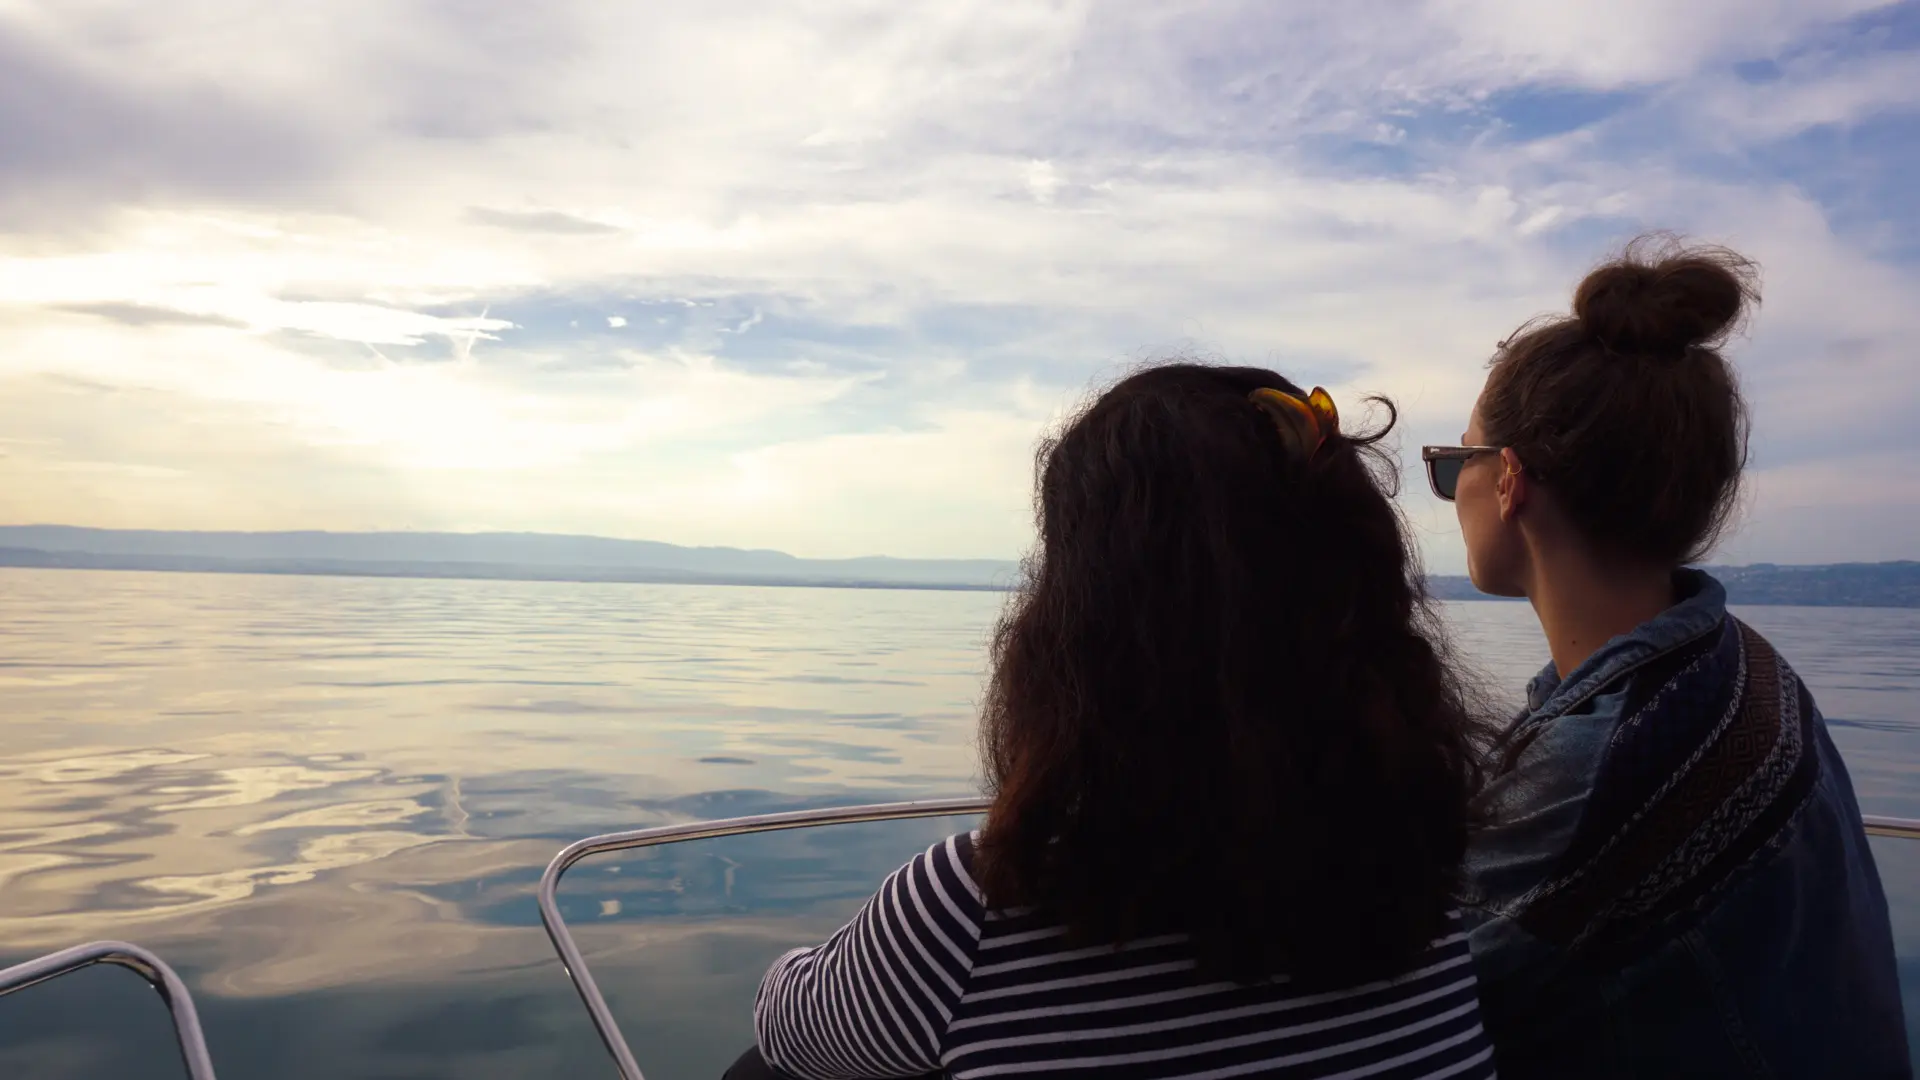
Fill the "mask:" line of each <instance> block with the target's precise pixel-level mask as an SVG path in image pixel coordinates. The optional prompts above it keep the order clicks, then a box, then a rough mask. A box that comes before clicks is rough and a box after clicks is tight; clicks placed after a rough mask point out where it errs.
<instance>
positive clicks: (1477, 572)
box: [1467, 555, 1527, 599]
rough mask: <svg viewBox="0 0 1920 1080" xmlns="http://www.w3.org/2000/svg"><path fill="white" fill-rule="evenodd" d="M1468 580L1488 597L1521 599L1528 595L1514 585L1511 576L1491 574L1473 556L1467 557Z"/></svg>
mask: <svg viewBox="0 0 1920 1080" xmlns="http://www.w3.org/2000/svg"><path fill="white" fill-rule="evenodd" d="M1467 580H1468V581H1471V582H1473V587H1474V588H1476V589H1479V590H1480V591H1481V592H1483V593H1486V594H1487V595H1488V596H1502V597H1507V598H1509V599H1520V598H1523V597H1525V596H1526V595H1527V593H1526V590H1525V589H1522V588H1520V587H1519V586H1518V585H1515V584H1513V581H1512V576H1511V575H1501V574H1494V573H1490V572H1488V571H1487V570H1484V569H1482V568H1481V567H1480V565H1479V564H1478V563H1477V562H1475V561H1474V559H1473V557H1472V556H1471V555H1469V556H1468V557H1467Z"/></svg>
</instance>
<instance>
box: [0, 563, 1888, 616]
mask: <svg viewBox="0 0 1920 1080" xmlns="http://www.w3.org/2000/svg"><path fill="white" fill-rule="evenodd" d="M1848 565H1849V564H1839V565H1837V566H1833V567H1775V566H1768V565H1761V566H1753V567H1709V568H1708V569H1709V570H1710V571H1711V572H1714V573H1716V574H1717V575H1719V576H1720V577H1721V580H1723V581H1725V582H1727V584H1728V592H1729V596H1728V603H1729V604H1731V605H1732V606H1735V607H1802V608H1848V609H1860V610H1886V611H1910V610H1914V609H1916V608H1920V596H1915V595H1900V593H1902V592H1905V590H1896V599H1895V601H1894V602H1891V603H1876V602H1872V601H1869V600H1866V599H1864V598H1851V597H1850V598H1844V599H1835V598H1823V597H1807V596H1801V597H1791V598H1789V597H1782V596H1779V595H1778V590H1777V588H1776V589H1774V590H1749V589H1747V588H1743V587H1742V583H1743V580H1744V579H1746V578H1749V577H1752V576H1754V575H1755V574H1756V573H1771V574H1774V575H1776V576H1779V575H1781V574H1786V575H1792V576H1796V577H1799V576H1805V575H1810V574H1815V573H1819V572H1825V571H1832V570H1835V569H1845V568H1848ZM1852 565H1853V566H1857V567H1866V568H1876V567H1887V568H1899V569H1901V570H1909V569H1911V570H1912V571H1914V572H1915V573H1916V576H1920V564H1914V563H1885V564H1852ZM0 570H54V571H94V572H103V573H136V574H138V573H147V574H233V575H243V576H254V577H332V578H363V579H380V580H405V581H503V582H533V583H539V582H555V583H565V584H579V585H704V586H720V587H728V588H774V589H840V590H859V591H893V592H965V593H1000V594H1007V593H1011V592H1013V591H1015V589H1017V588H1018V586H1017V585H1016V584H987V583H980V582H941V581H922V582H916V581H874V580H863V579H857V578H855V579H833V578H808V577H781V576H765V577H758V576H753V575H728V574H695V573H686V572H676V571H650V570H646V569H640V568H632V569H629V568H619V567H528V566H509V565H490V564H457V563H449V564H409V565H383V564H377V563H369V564H356V563H352V562H347V561H341V562H334V563H326V562H320V561H306V560H302V561H299V562H287V563H275V562H268V561H260V562H253V561H242V560H227V559H215V558H197V557H191V556H182V557H171V558H170V557H164V556H113V555H96V554H91V553H80V552H67V551H61V552H47V551H37V550H35V551H28V550H23V549H18V548H10V549H9V548H0ZM1902 584H1904V582H1903V583H1902ZM1749 592H1759V593H1761V595H1743V594H1747V593H1749ZM1767 592H1772V593H1773V595H1766V593H1767ZM1428 594H1429V596H1430V598H1431V599H1434V600H1439V601H1443V602H1446V603H1490V604H1511V603H1518V602H1520V600H1519V598H1512V597H1500V596H1488V595H1487V594H1485V593H1481V592H1479V591H1478V590H1476V589H1474V588H1473V586H1472V584H1471V582H1470V581H1469V579H1467V578H1465V577H1463V576H1456V575H1444V574H1443V575H1433V576H1431V577H1429V578H1428ZM1875 599H1878V598H1875Z"/></svg>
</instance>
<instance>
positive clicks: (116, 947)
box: [0, 941, 214, 1080]
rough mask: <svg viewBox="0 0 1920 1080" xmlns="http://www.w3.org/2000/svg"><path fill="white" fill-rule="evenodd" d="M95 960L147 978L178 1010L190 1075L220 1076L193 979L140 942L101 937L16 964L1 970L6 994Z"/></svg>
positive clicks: (177, 1030) (177, 1028) (197, 1078)
mask: <svg viewBox="0 0 1920 1080" xmlns="http://www.w3.org/2000/svg"><path fill="white" fill-rule="evenodd" d="M95 964H112V965H114V966H115V967H123V968H126V969H128V970H129V971H132V972H133V973H134V974H136V975H138V976H140V977H141V978H143V979H145V980H147V985H148V986H151V987H153V988H154V990H155V991H157V992H158V993H159V994H160V1000H161V1001H163V1002H165V1003H166V1006H167V1011H168V1012H169V1013H171V1014H172V1015H173V1033H174V1037H175V1038H176V1039H177V1040H178V1041H179V1043H180V1059H181V1060H182V1061H183V1062H185V1063H186V1066H187V1076H188V1077H189V1078H190V1080H214V1076H213V1059H212V1058H211V1057H209V1056H208V1055H207V1039H206V1036H205V1035H204V1034H202V1033H201V1031H200V1014H199V1013H198V1012H196V1011H195V1010H194V1007H193V995H192V994H189V993H188V992H187V984H186V983H183V982H181V981H180V976H179V975H177V974H175V973H174V970H173V969H172V968H170V967H168V966H167V962H166V961H164V960H162V959H160V958H159V957H157V956H155V955H153V954H152V953H150V952H148V951H147V950H145V949H143V948H141V947H140V946H138V945H129V944H128V943H126V942H124V941H95V942H90V943H88V944H86V945H75V946H74V947H73V948H71V949H62V950H60V951H59V952H57V953H49V954H47V955H46V956H42V957H40V958H39V959H38V960H29V961H27V962H26V963H24V964H15V965H14V966H13V967H10V968H6V969H3V970H0V997H5V996H7V995H8V994H11V993H13V992H14V991H16V990H25V989H26V988H27V987H29V986H34V985H37V984H39V983H43V982H46V981H47V980H48V979H57V978H59V977H60V976H62V975H68V974H72V973H73V972H76V971H79V970H80V969H81V968H88V967H92V966H93V965H95Z"/></svg>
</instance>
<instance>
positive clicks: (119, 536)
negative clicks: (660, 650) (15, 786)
mask: <svg viewBox="0 0 1920 1080" xmlns="http://www.w3.org/2000/svg"><path fill="white" fill-rule="evenodd" d="M0 566H16V567H41V568H51V569H70V570H162V571H191V572H200V573H242V574H323V575H325V574H331V575H342V576H353V577H420V578H482V579H485V578H492V579H500V580H522V581H632V582H661V583H676V582H677V583H685V584H713V585H811V586H838V587H849V588H879V589H1006V588H1009V587H1011V586H1012V585H1014V584H1015V583H1017V582H1018V580H1019V573H1020V569H1019V565H1018V564H1017V563H1014V562H1010V561H1007V560H999V559H892V558H887V557H884V556H870V557H866V558H858V559H802V558H798V557H796V556H793V555H788V554H786V553H784V552H779V551H766V550H747V549H741V548H725V547H698V548H695V547H679V546H677V545H674V544H661V543H655V542H653V541H648V540H613V539H608V538H605V537H598V536H553V535H548V534H544V533H423V532H392V533H331V532H266V533H246V532H159V531H151V530H122V529H84V528H76V527H73V526H68V525H0ZM1712 570H1713V573H1714V574H1715V575H1716V576H1718V577H1719V578H1720V580H1721V581H1723V582H1725V583H1726V585H1727V592H1728V596H1729V597H1730V598H1731V599H1732V601H1733V602H1734V603H1736V604H1785V605H1803V606H1816V607H1920V562H1893V563H1842V564H1835V565H1826V566H1775V565H1772V564H1760V565H1755V566H1733V567H1713V568H1712ZM1430 585H1431V588H1432V590H1433V594H1434V595H1435V596H1436V597H1438V598H1440V599H1443V600H1484V599H1487V597H1485V596H1483V595H1482V594H1480V593H1479V592H1478V591H1476V590H1475V589H1474V588H1473V585H1472V583H1471V582H1469V581H1468V580H1467V579H1466V578H1463V577H1445V576H1440V577H1434V578H1432V579H1431V580H1430Z"/></svg>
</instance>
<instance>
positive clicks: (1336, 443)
mask: <svg viewBox="0 0 1920 1080" xmlns="http://www.w3.org/2000/svg"><path fill="white" fill-rule="evenodd" d="M1260 387H1269V388H1275V389H1280V390H1284V391H1287V392H1289V393H1292V394H1295V395H1299V396H1303V397H1304V396H1305V395H1304V393H1303V392H1302V391H1301V390H1300V388H1299V387H1297V386H1294V385H1293V384H1292V383H1289V382H1288V381H1287V380H1285V379H1283V378H1281V377H1280V376H1279V375H1276V374H1275V373H1273V372H1271V371H1266V370H1262V369H1258V368H1237V367H1215V366H1208V365H1199V364H1188V363H1180V364H1168V365H1163V366H1156V367H1151V368H1148V369H1146V370H1143V371H1140V372H1138V373H1136V374H1134V375H1132V376H1131V377H1129V378H1127V379H1125V380H1124V381H1122V382H1120V383H1119V384H1118V385H1116V386H1114V387H1113V388H1112V389H1110V390H1108V391H1107V392H1106V393H1104V394H1102V395H1100V396H1099V398H1098V399H1097V400H1095V401H1094V402H1093V403H1092V404H1091V405H1090V406H1088V407H1087V408H1086V409H1085V410H1084V411H1083V412H1081V413H1080V414H1079V416H1078V417H1076V418H1075V419H1073V420H1072V421H1071V422H1070V423H1068V424H1067V425H1066V427H1065V429H1064V430H1063V431H1062V432H1061V433H1060V434H1059V435H1058V436H1057V437H1055V438H1053V439H1051V440H1049V441H1048V442H1046V443H1045V444H1044V445H1043V446H1042V448H1041V451H1040V454H1039V457H1038V463H1037V464H1038V469H1037V472H1038V483H1037V488H1038V491H1037V503H1038V514H1039V525H1040V544H1039V548H1038V550H1037V551H1036V552H1035V553H1034V555H1033V556H1032V557H1031V558H1030V559H1029V562H1028V565H1027V572H1026V577H1027V580H1026V582H1025V585H1024V587H1023V588H1022V589H1021V590H1020V591H1019V592H1018V593H1017V594H1016V595H1015V598H1014V600H1013V602H1012V604H1011V606H1010V608H1009V610H1008V612H1007V614H1006V615H1005V617H1004V618H1003V620H1002V622H1001V624H1000V627H999V630H998V632H997V634H996V636H995V640H994V644H993V671H992V676H991V682H990V685H989V688H988V693H987V698H986V703H985V709H984V715H983V718H982V754H983V757H984V764H985V771H986V776H987V779H988V785H989V789H990V790H991V792H992V794H993V800H994V801H993V806H992V809H991V810H990V812H989V814H988V817H987V822H986V825H985V826H984V828H983V832H982V838H981V844H980V860H979V866H978V870H979V873H980V879H981V882H982V885H983V887H984V888H985V890H986V892H987V896H988V898H989V900H990V901H991V902H992V903H994V904H996V905H998V906H1035V907H1038V908H1040V909H1042V910H1043V911H1047V912H1049V913H1051V914H1053V915H1055V916H1056V917H1058V918H1060V919H1061V920H1062V921H1063V922H1065V924H1066V925H1067V928H1068V933H1069V935H1070V937H1071V938H1073V939H1076V940H1079V941H1081V942H1086V943H1107V942H1113V943H1118V942H1122V941H1125V940H1129V939H1131V938H1134V937H1137V936H1140V935H1145V934H1157V933H1164V932H1170V931H1171V932H1186V933H1190V934H1191V935H1192V936H1193V939H1194V942H1195V945H1196V948H1197V951H1198V955H1199V959H1200V963H1201V966H1202V969H1203V970H1205V971H1210V972H1213V973H1216V974H1218V975H1220V976H1223V977H1228V978H1233V979H1236V980H1239V981H1256V980H1259V979H1262V978H1267V977H1271V976H1277V975H1282V974H1284V975H1288V976H1291V977H1293V978H1295V979H1300V980H1306V981H1316V982H1330V983H1336V984H1339V983H1352V982H1358V981H1364V980H1366V979H1371V978H1377V977H1381V976H1385V975H1390V974H1393V973H1395V972H1398V971H1402V970H1405V968H1406V967H1407V965H1408V964H1409V963H1410V962H1411V961H1412V960H1413V959H1414V958H1415V957H1416V956H1417V955H1418V954H1419V953H1420V952H1421V951H1422V950H1423V949H1424V948H1425V947H1426V946H1427V945H1428V944H1429V943H1431V942H1432V941H1434V940H1435V939H1436V938H1439V937H1441V936H1444V934H1445V933H1446V932H1447V925H1448V924H1447V916H1448V912H1449V910H1450V908H1451V907H1452V906H1453V904H1454V897H1455V892H1456V889H1457V886H1458V875H1459V871H1460V863H1461V858H1462V855H1463V853H1464V851H1465V847H1466V842H1467V828H1468V816H1469V811H1468V800H1469V798H1470V796H1471V794H1472V793H1473V791H1474V789H1475V787H1476V785H1477V783H1478V773H1477V761H1478V757H1477V747H1476V745H1475V740H1476V738H1477V737H1478V736H1479V735H1480V734H1481V731H1482V729H1481V728H1480V726H1479V723H1478V721H1477V719H1476V712H1475V710H1472V709H1470V708H1469V706H1468V704H1467V700H1468V698H1467V695H1466V693H1465V691H1464V684H1463V683H1462V681H1461V680H1460V679H1459V678H1457V677H1456V675H1455V673H1454V671H1453V669H1452V668H1451V667H1450V666H1449V664H1448V663H1447V661H1446V658H1445V651H1444V647H1443V645H1442V640H1443V639H1442V638H1441V637H1440V635H1439V628H1438V626H1437V624H1436V623H1435V621H1434V619H1433V617H1432V615H1431V613H1430V611H1429V609H1428V606H1427V602H1426V599H1425V595H1424V592H1423V584H1422V580H1423V579H1422V576H1421V573H1420V570H1419V567H1418V565H1417V559H1416V557H1415V555H1414V554H1413V552H1412V550H1411V546H1410V544H1409V542H1408V539H1407V536H1406V535H1405V532H1404V529H1403V525H1402V522H1401V519H1400V516H1399V515H1398V513H1397V512H1396V511H1395V509H1394V507H1393V505H1392V503H1391V502H1390V501H1389V498H1390V496H1391V495H1392V494H1393V491H1394V487H1395V478H1397V476H1398V470H1397V468H1396V467H1395V465H1394V463H1393V461H1392V459H1391V457H1390V456H1389V455H1386V454H1384V453H1382V452H1380V450H1379V449H1378V448H1377V447H1376V446H1375V445H1374V444H1375V443H1377V442H1378V440H1379V439H1380V438H1381V437H1383V436H1384V435H1385V434H1386V433H1387V431H1388V430H1389V429H1391V427H1392V425H1393V420H1392V415H1393V409H1392V405H1391V403H1388V402H1384V401H1381V402H1380V404H1382V405H1384V406H1385V408H1386V410H1387V412H1388V414H1389V419H1388V421H1387V423H1386V425H1385V426H1384V427H1383V428H1381V429H1380V430H1377V431H1374V432H1372V433H1371V434H1368V435H1365V436H1356V435H1344V436H1335V437H1333V438H1331V439H1329V440H1328V441H1327V443H1326V444H1325V445H1324V446H1322V447H1321V448H1320V450H1319V452H1318V453H1317V454H1314V455H1313V456H1312V457H1311V458H1309V459H1302V458H1301V457H1300V456H1299V455H1298V454H1297V453H1289V451H1288V449H1287V446H1286V444H1285V442H1284V441H1283V440H1282V439H1281V438H1280V437H1279V434H1278V433H1277V432H1276V430H1275V427H1274V421H1273V419H1272V418H1271V417H1269V415H1268V414H1267V413H1265V412H1263V411H1262V410H1261V409H1260V408H1258V407H1257V406H1255V405H1254V404H1252V403H1251V402H1250V401H1249V400H1248V395H1249V393H1250V392H1251V391H1253V390H1255V389H1257V388H1260Z"/></svg>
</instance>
